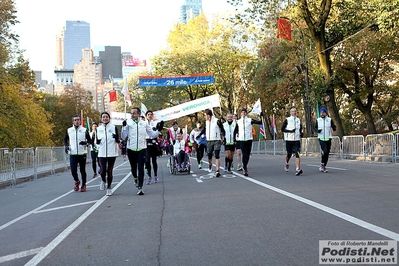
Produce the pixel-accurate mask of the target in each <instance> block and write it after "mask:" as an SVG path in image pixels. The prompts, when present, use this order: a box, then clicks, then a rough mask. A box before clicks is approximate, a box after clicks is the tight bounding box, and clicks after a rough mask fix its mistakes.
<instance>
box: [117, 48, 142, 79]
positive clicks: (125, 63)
mask: <svg viewBox="0 0 399 266" xmlns="http://www.w3.org/2000/svg"><path fill="white" fill-rule="evenodd" d="M147 72H148V65H147V60H141V59H140V58H137V57H133V56H132V54H131V53H130V52H123V53H122V74H123V78H124V79H125V78H128V77H129V76H130V74H132V73H138V74H146V73H147Z"/></svg>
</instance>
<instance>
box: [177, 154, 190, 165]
mask: <svg viewBox="0 0 399 266" xmlns="http://www.w3.org/2000/svg"><path fill="white" fill-rule="evenodd" d="M175 156H176V160H177V164H178V165H179V167H181V165H182V164H183V163H184V166H186V164H187V162H188V155H187V154H186V153H185V152H184V151H180V152H179V153H178V154H176V155H175Z"/></svg>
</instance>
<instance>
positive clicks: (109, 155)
mask: <svg viewBox="0 0 399 266" xmlns="http://www.w3.org/2000/svg"><path fill="white" fill-rule="evenodd" d="M110 119H111V117H110V115H109V113H107V112H102V113H101V122H102V125H101V126H99V127H98V128H97V130H96V140H95V141H96V143H97V145H98V159H99V164H100V171H101V173H100V175H101V183H100V190H104V189H105V184H107V194H106V195H107V196H111V195H112V187H111V185H112V180H113V174H112V173H113V170H114V165H115V161H116V157H117V156H118V143H119V135H118V128H117V127H116V126H115V125H113V124H111V123H110ZM106 177H107V178H106Z"/></svg>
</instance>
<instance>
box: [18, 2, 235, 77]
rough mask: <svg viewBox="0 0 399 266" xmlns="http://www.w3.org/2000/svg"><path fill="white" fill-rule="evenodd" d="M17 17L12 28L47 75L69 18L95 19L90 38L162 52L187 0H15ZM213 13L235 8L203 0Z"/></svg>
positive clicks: (143, 53) (125, 48)
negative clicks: (59, 38) (61, 32)
mask: <svg viewBox="0 0 399 266" xmlns="http://www.w3.org/2000/svg"><path fill="white" fill-rule="evenodd" d="M14 2H15V6H16V10H17V14H16V15H17V19H18V21H19V22H20V23H19V24H17V25H16V26H14V27H13V28H12V30H13V31H14V32H15V33H16V34H18V35H19V46H20V48H21V49H23V50H25V52H24V56H25V58H26V59H28V60H29V62H30V67H31V69H32V70H35V71H42V79H43V80H47V81H48V82H51V81H52V80H53V79H54V74H53V73H54V66H55V37H56V35H57V34H58V33H59V32H60V30H61V29H62V28H63V27H65V22H66V21H67V20H80V21H85V22H88V23H90V35H91V36H90V38H91V40H90V43H91V47H90V48H92V49H93V48H94V47H95V46H107V45H109V46H121V48H122V52H131V53H132V55H133V56H134V57H138V58H140V59H141V60H143V59H147V60H148V59H150V58H151V57H153V56H154V55H157V54H158V52H159V51H160V49H161V48H162V47H164V46H165V43H166V38H167V36H168V34H169V31H170V30H171V29H173V25H174V23H177V22H178V19H179V11H180V6H181V5H182V4H183V3H184V0H113V1H106V0H68V1H56V0H34V1H33V0H14ZM202 8H203V11H204V13H205V14H206V16H207V17H208V18H210V17H211V16H213V15H215V14H228V13H229V12H230V13H231V12H232V11H233V10H234V8H233V7H232V6H231V5H230V4H228V3H227V0H202Z"/></svg>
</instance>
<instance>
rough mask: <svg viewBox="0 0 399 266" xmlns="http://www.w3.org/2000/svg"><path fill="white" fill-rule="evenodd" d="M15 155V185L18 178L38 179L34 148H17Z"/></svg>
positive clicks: (13, 153) (14, 151)
mask: <svg viewBox="0 0 399 266" xmlns="http://www.w3.org/2000/svg"><path fill="white" fill-rule="evenodd" d="M12 155H13V166H14V167H13V174H14V177H13V179H14V184H16V181H17V179H18V178H22V177H29V176H33V177H34V179H36V178H37V175H36V171H35V153H34V151H33V148H26V149H22V148H15V149H14V150H13V152H12Z"/></svg>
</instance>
